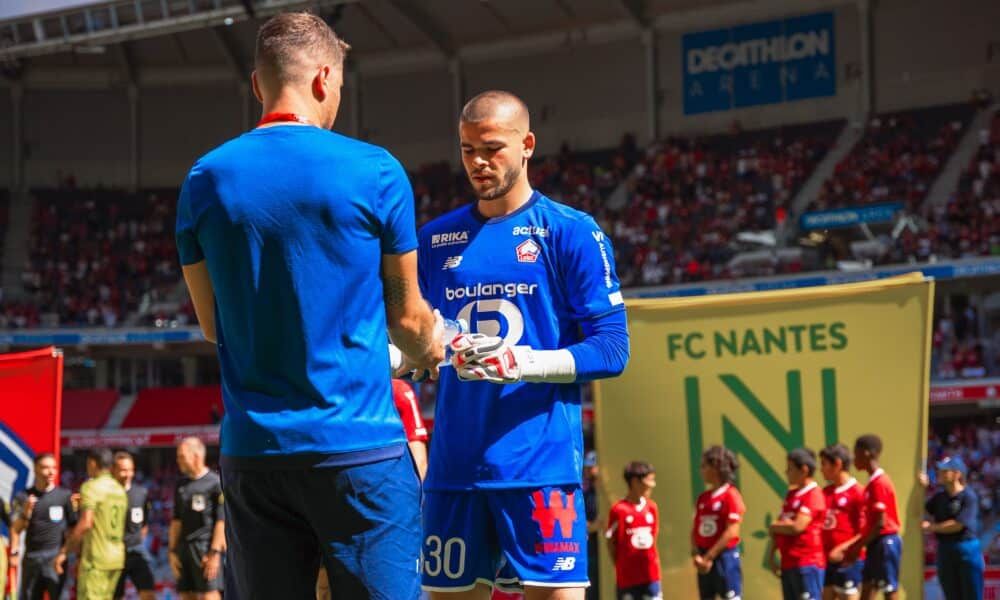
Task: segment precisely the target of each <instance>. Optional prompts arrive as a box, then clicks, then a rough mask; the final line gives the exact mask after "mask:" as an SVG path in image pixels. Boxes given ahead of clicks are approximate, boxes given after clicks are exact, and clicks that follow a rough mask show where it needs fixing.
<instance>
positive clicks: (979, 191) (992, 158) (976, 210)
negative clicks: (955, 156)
mask: <svg viewBox="0 0 1000 600" xmlns="http://www.w3.org/2000/svg"><path fill="white" fill-rule="evenodd" d="M924 216H925V218H926V220H927V223H928V228H927V232H926V233H925V234H923V235H921V236H914V237H915V238H916V239H915V240H914V239H913V238H910V239H909V240H908V244H911V245H912V244H914V243H915V244H916V248H908V250H910V254H913V253H914V252H915V253H916V254H917V255H918V256H919V255H921V254H925V255H930V254H933V255H937V256H938V257H941V258H965V257H970V256H997V255H1000V113H997V114H994V115H993V119H992V121H991V124H990V128H989V129H986V130H983V131H980V132H979V149H978V150H977V152H976V154H975V156H974V157H973V158H972V160H971V161H970V164H969V166H968V168H967V169H966V171H965V172H964V173H963V175H962V178H961V179H960V180H959V185H958V189H957V190H956V191H955V193H954V194H953V195H952V196H951V198H949V200H948V203H947V204H946V205H943V206H940V207H930V208H928V210H927V211H926V212H925V215H924Z"/></svg>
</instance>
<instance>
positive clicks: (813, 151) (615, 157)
mask: <svg viewBox="0 0 1000 600" xmlns="http://www.w3.org/2000/svg"><path fill="white" fill-rule="evenodd" d="M842 125H843V123H841V122H831V123H818V124H814V125H808V126H799V127H788V128H779V129H770V130H764V131H755V132H741V131H734V132H731V133H730V134H727V135H720V136H713V137H707V138H689V137H672V138H668V139H665V140H663V141H660V142H657V143H654V144H651V145H649V146H647V147H645V148H640V147H639V146H638V145H637V144H636V142H635V139H634V138H633V137H631V136H625V137H624V138H623V140H622V142H621V143H620V144H619V146H618V148H616V149H614V150H612V151H610V152H591V153H574V152H571V151H570V150H569V148H567V147H564V148H563V149H562V151H560V152H559V153H558V154H557V155H555V156H550V157H548V158H542V159H539V160H538V161H537V162H536V163H535V164H533V165H532V167H531V172H530V174H531V180H532V184H533V186H534V187H535V188H537V189H539V190H541V191H543V192H544V193H546V194H547V195H548V196H550V197H552V198H553V199H555V200H558V201H560V202H564V203H566V204H569V205H570V206H573V207H576V208H579V209H580V210H583V211H584V212H587V213H589V214H591V215H593V216H594V218H595V219H596V220H597V221H598V223H599V224H600V225H601V226H602V228H603V229H604V230H605V231H606V232H608V233H609V234H610V235H611V237H612V239H613V241H614V245H615V255H616V261H617V267H618V274H619V277H620V278H621V280H622V285H623V286H640V285H661V284H672V283H684V282H692V281H704V280H709V279H718V278H726V277H733V276H737V275H742V274H743V273H733V272H732V271H730V270H729V269H728V267H727V263H728V262H729V260H730V259H731V258H732V257H733V256H734V255H735V254H736V253H737V252H738V251H739V249H740V244H739V243H738V241H737V234H738V233H740V232H760V231H769V230H773V229H774V228H775V227H777V226H779V225H782V224H783V223H784V222H785V219H786V217H787V216H788V213H789V208H790V207H789V203H790V201H791V199H792V198H793V197H794V195H795V193H796V191H797V190H798V188H799V187H800V186H801V185H802V183H804V181H805V180H806V179H807V178H808V176H809V175H810V174H811V172H812V170H813V169H814V168H815V166H816V164H817V163H818V162H819V161H820V160H821V159H822V157H823V156H824V155H825V154H826V152H827V151H828V150H829V149H830V147H831V146H832V144H833V142H834V140H835V139H836V136H837V134H838V132H839V130H840V128H841V127H842ZM414 191H415V194H416V198H417V207H418V211H419V219H418V220H419V221H420V222H421V223H423V222H426V221H427V220H429V219H431V218H433V217H434V216H436V215H438V214H441V213H442V212H445V211H447V210H450V209H453V208H455V207H457V206H460V205H461V204H463V203H465V202H467V201H468V197H469V195H468V193H467V188H466V187H465V185H464V181H463V178H462V177H461V176H459V175H456V174H454V173H452V172H451V171H450V170H449V169H448V167H447V166H446V165H433V166H430V167H427V168H425V169H422V170H421V171H419V172H418V173H416V175H415V178H414ZM787 270H792V271H794V270H795V266H794V265H792V266H791V267H787Z"/></svg>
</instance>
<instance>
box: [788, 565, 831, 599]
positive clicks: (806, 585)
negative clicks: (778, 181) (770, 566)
mask: <svg viewBox="0 0 1000 600" xmlns="http://www.w3.org/2000/svg"><path fill="white" fill-rule="evenodd" d="M781 595H782V597H783V598H784V599H785V600H822V599H823V569H821V568H819V567H799V568H797V569H785V570H784V571H782V572H781Z"/></svg>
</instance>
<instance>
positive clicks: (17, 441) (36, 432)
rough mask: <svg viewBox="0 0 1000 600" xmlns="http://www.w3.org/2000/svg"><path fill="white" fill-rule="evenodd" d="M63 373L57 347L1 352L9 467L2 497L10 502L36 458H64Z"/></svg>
mask: <svg viewBox="0 0 1000 600" xmlns="http://www.w3.org/2000/svg"><path fill="white" fill-rule="evenodd" d="M62 371H63V356H62V351H60V350H56V349H55V348H54V347H48V348H42V349H41V350H32V351H29V352H15V353H12V354H0V463H3V464H4V465H6V466H7V467H8V469H0V471H2V474H0V498H3V499H4V500H5V501H8V502H9V501H10V499H11V496H12V495H13V493H14V492H16V491H18V490H20V489H23V488H24V487H26V485H27V481H26V479H27V477H28V476H29V475H28V474H29V473H30V472H31V469H32V464H31V463H32V460H33V459H34V457H35V455H37V454H39V453H42V452H51V453H53V454H55V456H56V460H57V461H58V459H59V432H60V418H61V413H62ZM26 461H27V464H25V462H26ZM25 469H27V472H25ZM11 470H13V474H11Z"/></svg>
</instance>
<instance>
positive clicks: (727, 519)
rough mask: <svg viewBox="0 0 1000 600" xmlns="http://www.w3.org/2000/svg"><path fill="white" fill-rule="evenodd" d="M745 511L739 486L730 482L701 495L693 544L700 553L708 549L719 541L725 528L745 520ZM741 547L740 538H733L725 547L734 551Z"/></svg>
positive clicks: (695, 518)
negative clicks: (737, 487)
mask: <svg viewBox="0 0 1000 600" xmlns="http://www.w3.org/2000/svg"><path fill="white" fill-rule="evenodd" d="M746 511H747V509H746V506H744V504H743V496H742V495H741V494H740V491H739V490H738V489H736V486H734V485H732V484H730V483H726V484H723V485H721V486H719V487H718V488H717V489H714V490H707V491H704V492H702V493H701V495H700V496H698V502H697V503H696V504H695V514H694V526H693V527H692V529H691V542H692V543H693V544H694V546H695V548H698V549H699V550H708V549H709V548H711V547H712V546H714V545H715V543H716V542H718V541H719V538H720V537H722V534H723V533H724V532H725V531H726V527H728V526H729V525H730V524H731V523H739V522H740V521H742V520H743V515H744V514H745V513H746ZM739 545H740V538H739V537H734V538H733V539H731V540H729V543H728V544H726V548H735V547H737V546H739Z"/></svg>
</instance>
